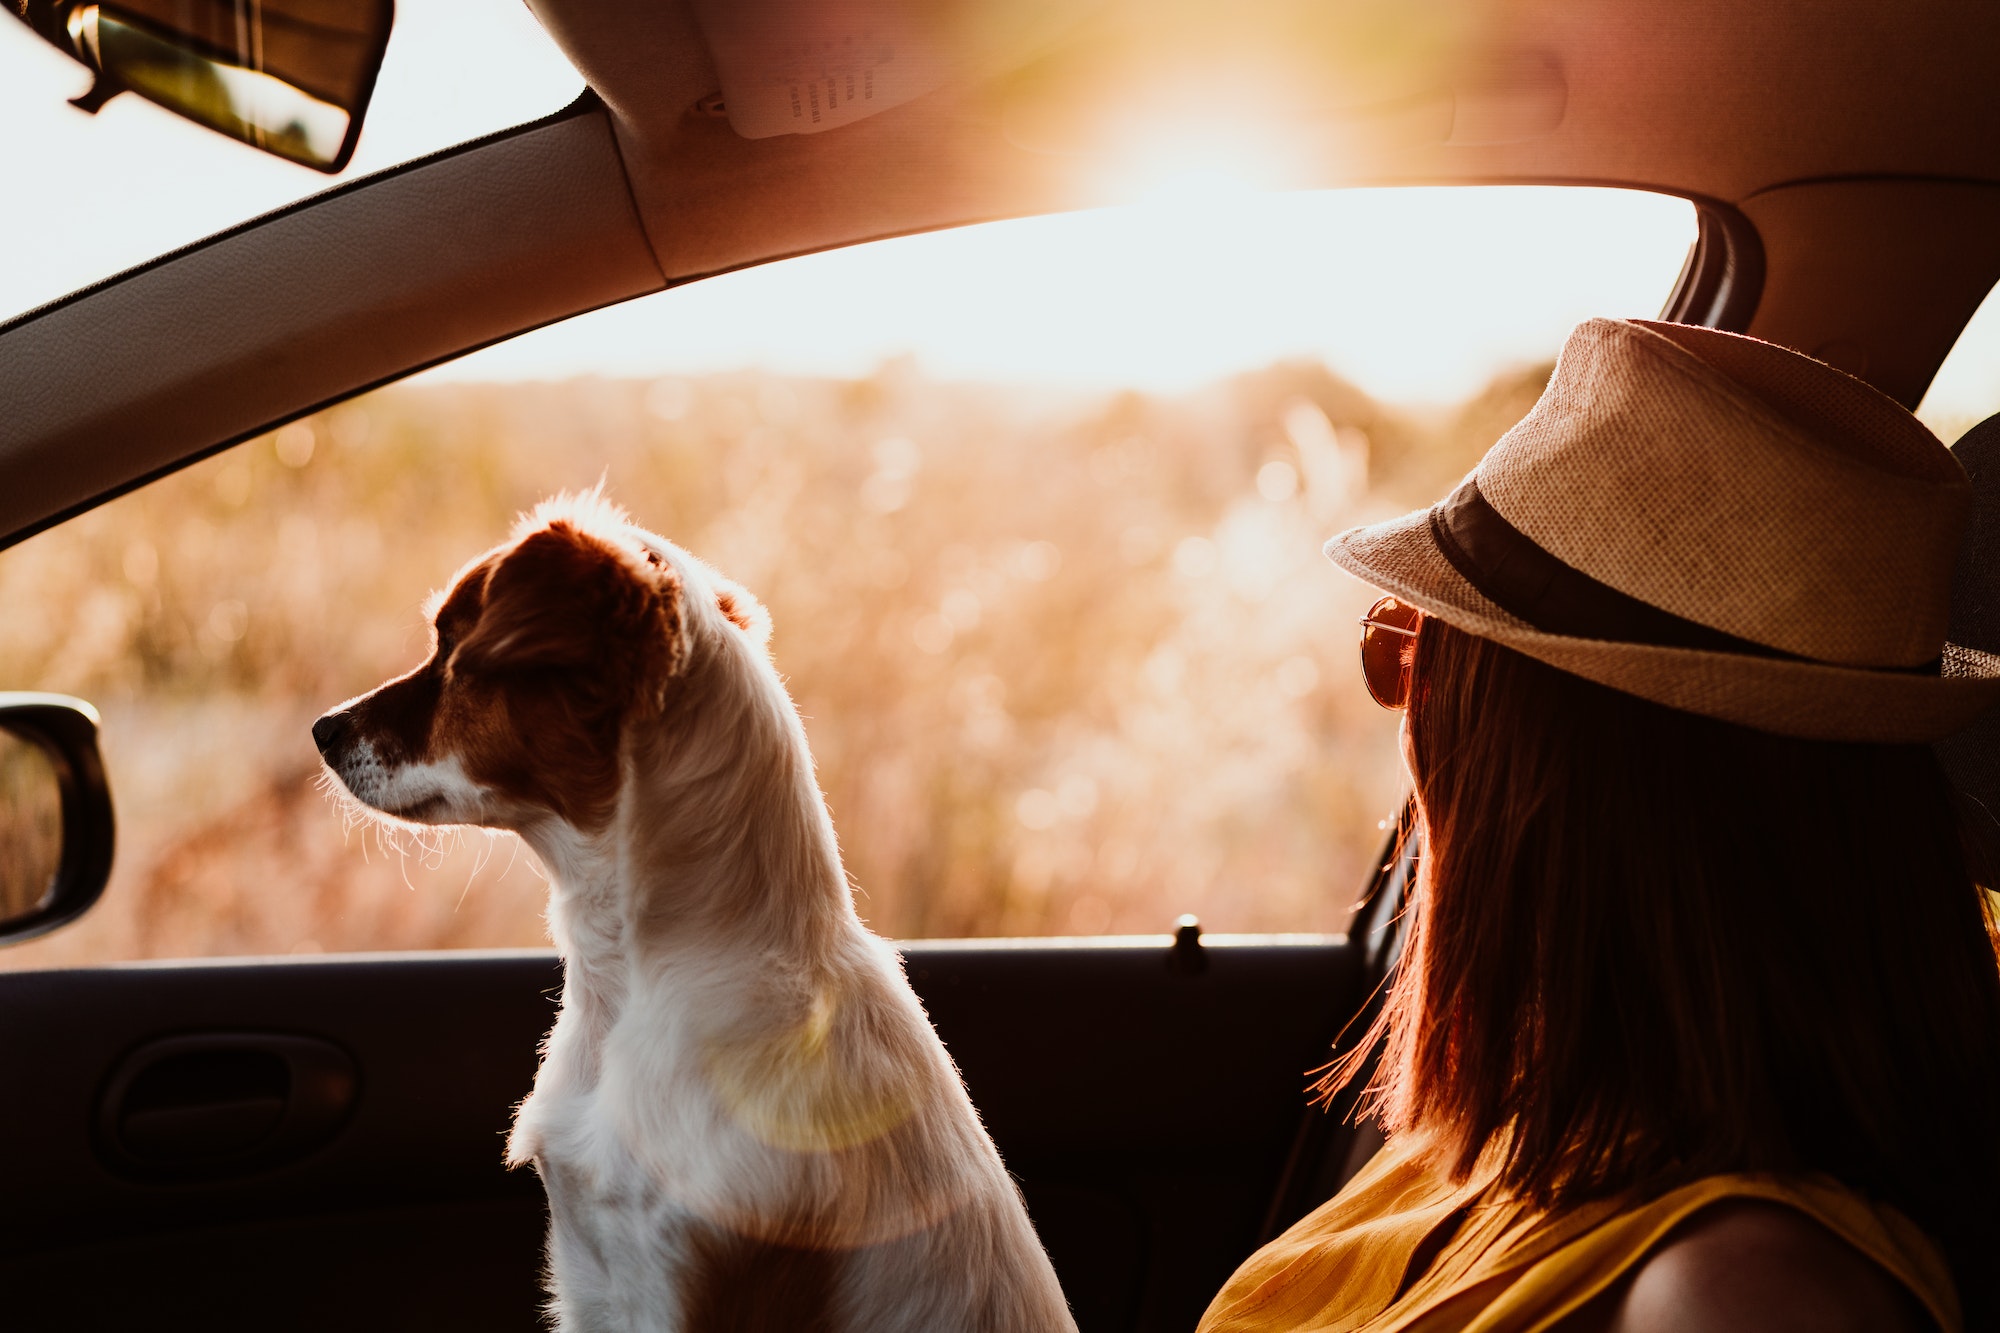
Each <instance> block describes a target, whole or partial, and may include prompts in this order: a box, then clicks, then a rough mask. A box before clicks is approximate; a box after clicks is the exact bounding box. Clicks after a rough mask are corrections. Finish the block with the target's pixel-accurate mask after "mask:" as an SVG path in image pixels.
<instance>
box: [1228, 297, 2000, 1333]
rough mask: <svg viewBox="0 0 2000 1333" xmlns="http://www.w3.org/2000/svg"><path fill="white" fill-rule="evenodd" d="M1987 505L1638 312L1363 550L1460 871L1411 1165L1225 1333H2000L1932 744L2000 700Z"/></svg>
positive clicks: (1942, 455) (1712, 335)
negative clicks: (1970, 605)
mask: <svg viewBox="0 0 2000 1333" xmlns="http://www.w3.org/2000/svg"><path fill="white" fill-rule="evenodd" d="M1969 496H1970V487H1969V485H1968V482H1967V480H1966V477H1965V474H1964V472H1963V470H1962V469H1961V468H1960V467H1959V466H1958V463H1957V462H1956V460H1954V458H1953V457H1952V455H1951V454H1950V452H1949V451H1948V450H1946V449H1945V448H1943V446H1941V445H1940V444H1939V443H1938V442H1937V440H1936V439H1935V438H1934V437H1932V436H1931V435H1930V434H1929V432H1928V431H1926V430H1925V429H1924V428H1923V427H1922V426H1921V425H1920V424H1918V423H1917V421H1916V420H1915V418H1913V417H1912V416H1910V414H1909V413H1907V412H1905V411H1904V410H1903V409H1902V408H1901V407H1899V406H1897V405H1896V404H1895V403H1893V402H1891V401H1890V400H1888V399H1887V398H1885V397H1883V396H1882V395H1880V394H1878V393H1876V392H1875V391H1874V390H1873V389H1871V388H1869V387H1868V386H1866V385H1864V384H1862V383H1861V382H1859V381H1857V380H1854V379H1851V378H1849V377H1847V376H1845V375H1843V374H1841V373H1840V372H1838V371H1835V370H1832V369H1830V368H1828V367H1826V366H1824V365H1821V364H1820V363H1818V362H1815V361H1812V360H1811V359H1809V358H1807V357H1803V356H1800V355H1798V354H1796V353H1792V352H1789V351H1786V350H1784V349H1782V348H1778V347H1774V346H1771V345H1769V344H1765V343H1760V342H1757V341H1754V340H1752V339H1749V338H1744V337H1739V336H1735V335H1731V334H1724V333H1717V332H1714V331H1712V330H1705V329H1694V328H1685V327H1680V326H1674V325H1660V324H1641V323H1632V322H1624V321H1612V320H1593V321H1591V322H1589V323H1586V324H1584V325H1581V326H1580V327H1579V328H1578V329H1577V330H1576V331H1575V332H1574V333H1573V334H1572V335H1571V337H1570V340H1569V342H1568V343H1567V345H1566V346H1565V347H1564V350H1563V354H1562V358H1561V360H1560V362H1559V363H1558V365H1557V368H1556V371H1555V374H1554V376H1553V378H1552V379H1551V381H1550V383H1549V387H1548V390H1547V391H1546V393H1545V394H1544V395H1543V397H1542V399H1541V401H1540V402H1539V403H1537V405H1536V406H1535V408H1534V410H1533V411H1532V412H1531V413H1530V414H1529V415H1528V416H1527V417H1526V418H1525V419H1524V420H1523V421H1522V422H1521V423H1520V424H1519V425H1518V426H1516V427H1515V428H1514V429H1513V430H1512V431H1510V432H1509V433H1508V434H1507V435H1506V436H1505V437H1504V438H1503V439H1502V440H1501V441H1500V442H1499V443H1498V444H1497V445H1496V446H1494V448H1493V450H1492V451H1491V452H1490V453H1489V454H1488V455H1487V456H1486V458H1485V459H1484V460H1483V461H1482V462H1481V463H1480V465H1479V467H1478V469H1477V470H1476V471H1475V472H1474V473H1473V475H1472V476H1471V477H1470V478H1468V479H1467V480H1466V482H1465V483H1464V484H1463V485H1462V486H1461V487H1460V488H1459V490H1458V491H1456V492H1455V493H1454V494H1453V495H1452V496H1450V497H1448V498H1447V499H1446V500H1444V501H1443V502H1441V503H1440V504H1438V505H1437V506H1435V507H1434V508H1432V509H1431V510H1429V511H1426V512H1424V513H1419V514H1414V515H1410V516H1407V517H1405V518H1402V519H1398V520H1395V521H1393V522H1389V523H1385V524H1380V525H1377V526H1375V527H1372V528H1364V529H1358V530H1355V531H1351V532H1347V533H1343V534H1342V535H1340V536H1339V537H1336V538H1334V539H1333V541H1332V542H1330V543H1329V544H1328V547H1327V551H1328V554H1329V555H1330V556H1331V557H1332V558H1333V559H1334V560H1335V561H1336V562H1337V563H1339V564H1340V565H1341V566H1342V567H1343V568H1345V569H1347V570H1349V571H1350V572H1352V573H1354V574H1357V575H1359V576H1360V577H1362V578H1364V579H1367V580H1368V581H1370V582H1372V583H1374V584H1376V585H1377V586H1379V587H1381V588H1382V589H1384V590H1385V591H1387V592H1389V593H1390V594H1391V596H1390V597H1388V598H1385V599H1383V601H1381V602H1379V603H1377V606H1376V609H1375V610H1374V611H1373V612H1371V614H1370V617H1369V619H1368V621H1367V622H1366V628H1365V629H1364V636H1363V659H1364V666H1365V667H1366V668H1367V669H1368V671H1369V677H1370V688H1371V689H1372V690H1374V691H1375V693H1376V696H1377V698H1378V699H1379V700H1381V701H1382V702H1384V703H1386V704H1388V705H1390V706H1392V707H1406V708H1407V713H1406V715H1405V722H1404V732H1403V736H1404V753H1405V757H1406V760H1407V762H1408V765H1409V768H1410V771H1411V774H1412V777H1413V779H1414V783H1415V789H1416V799H1417V807H1418V812H1419V823H1420V826H1421V829H1422V831H1423V836H1424V839H1425V841H1424V859H1423V864H1422V869H1421V872H1420V875H1419V881H1418V885H1417V890H1416V894H1415V898H1414V901H1413V903H1412V905H1411V908H1410V915H1409V920H1408V923H1407V928H1408V931H1409V934H1408V937H1407V942H1406V945H1405V950H1404V955H1403V959H1402V962H1401V964H1400V966H1399V968H1398V972H1397V975H1396V977H1395V980H1394V982H1393V984H1392V986H1391V988H1390V992H1389V995H1388V998H1387V1002H1386V1004H1385V1007H1384V1010H1383V1012H1382V1015H1381V1017H1380V1019H1379V1020H1378V1021H1377V1023H1376V1025H1375V1029H1374V1032H1373V1034H1372V1037H1373V1038H1374V1040H1372V1041H1369V1042H1365V1043H1363V1045H1364V1047H1365V1048H1372V1047H1375V1046H1377V1045H1378V1044H1379V1046H1380V1049H1381V1051H1382V1060H1381V1064H1380V1069H1381V1072H1380V1073H1379V1074H1378V1076H1377V1079H1376V1082H1375V1084H1374V1086H1373V1088H1372V1089H1371V1092H1370V1101H1369V1106H1370V1109H1371V1110H1372V1112H1373V1114H1375V1115H1376V1116H1377V1117H1378V1118H1379V1119H1380V1121H1381V1122H1382V1123H1383V1125H1384V1127H1385V1129H1386V1130H1387V1131H1388V1134H1389V1145H1388V1147H1387V1148H1385V1149H1384V1150H1383V1151H1382V1152H1381V1153H1380V1154H1379V1155H1378V1156H1377V1158H1376V1160H1375V1161H1374V1162H1372V1163H1371V1164H1370V1165H1369V1166H1368V1167H1367V1168H1366V1169H1365V1170H1364V1171H1363V1172H1362V1174H1361V1175H1360V1176H1358V1177H1357V1178H1356V1179H1355V1180H1354V1181H1353V1182H1352V1183H1351V1184H1350V1185H1349V1186H1348V1187H1347V1189H1345V1190H1344V1191H1342V1193H1341V1194H1340V1195H1339V1197H1337V1198H1335V1199H1334V1200H1333V1201H1332V1202H1330V1203H1328V1204H1327V1205H1325V1206H1324V1207H1322V1208H1321V1209H1319V1210H1318V1211H1317V1212H1315V1213H1314V1214H1313V1215H1312V1216H1310V1217H1308V1218H1306V1219H1305V1220H1304V1221H1303V1222H1301V1223H1299V1224H1298V1225H1297V1226H1296V1227H1294V1228H1292V1230H1291V1231H1289V1232H1287V1233H1286V1234H1285V1235H1284V1236H1282V1237H1280V1238H1279V1239H1278V1240H1277V1241H1275V1242H1273V1243H1272V1244H1271V1245H1269V1246H1267V1247H1266V1248H1265V1249H1264V1250H1262V1251H1260V1252H1259V1253H1258V1254H1256V1255H1255V1256H1253V1257H1252V1258H1251V1259H1250V1260H1249V1261H1248V1262H1247V1263H1246V1264H1245V1265H1244V1266H1243V1267H1242V1269H1241V1270H1239V1271H1238V1273H1237V1274H1236V1275H1235V1277H1234V1278H1232V1279H1231V1280H1230V1282H1229V1284H1228V1285H1227V1286H1226V1287H1225V1288H1224V1290H1223V1291H1222V1293H1221V1294H1220V1295H1218V1296H1217V1298H1216V1300H1215V1302H1214V1304H1213V1305H1212V1306H1211V1307H1210V1309H1209V1311H1208V1314H1207V1316H1206V1317H1205V1318H1204V1320H1203V1323H1202V1325H1201V1328H1202V1333H1252V1331H1255V1333H1274V1331H1275V1330H1280V1329H1286V1330H1289V1329H1326V1330H1334V1329H1340V1330H1367V1331H1368V1333H1388V1330H1404V1329H1410V1330H1417V1329H1421V1330H1426V1331H1431V1330H1437V1331H1442V1330H1460V1329H1464V1330H1473V1329H1477V1330H1480V1331H1481V1333H1502V1331H1503V1330H1507V1331H1511V1330H1530V1329H1559V1330H1575V1331H1578V1333H1596V1331H1599V1330H1606V1329H1611V1330H1620V1331H1622V1333H1650V1330H1655V1329H1662V1330H1664V1329H1673V1330H1680V1331H1683V1333H1686V1331H1692V1333H1703V1331H1704V1330H1710V1329H1715V1330H1721V1329H1729V1330H1739V1329H1785V1330H1789V1329H1801V1330H1803V1329H1848V1328H1852V1329H1864V1328H1865V1329H1910V1330H1918V1329H1944V1330H1956V1329H1958V1328H1961V1327H1965V1328H1976V1329H1990V1328H1994V1327H1996V1326H2000V1299H1996V1292H1995V1290H1994V1279H1993V1277H1992V1271H1993V1270H1994V1269H1995V1267H1996V1265H2000V962H1996V937H1995V932H1994V925H1993V920H1992V916H1991V909H1990V905H1989V901H1988V899H1987V897H1986V895H1985V894H1984V893H1983V892H1982V890H1981V889H1980V888H1979V887H1977V885H1976V884H1975V882H1974V878H1973V874H1972V871H1971V869H1970V868H1969V866H1968V856H1969V853H1968V852H1967V851H1966V850H1965V849H1964V848H1963V847H1962V845H1961V841H1960V837H1959V832H1958V826H1957V823H1956V819H1955V815H1954V809H1953V804H1952V800H1953V798H1952V796H1951V794H1950V791H1949V788H1948V786H1947V784H1946V781H1945V779H1944V777H1943V775H1942V773H1941V771H1940V769H1939V767H1938V764H1937V761H1936V759H1935V758H1934V757H1933V755H1932V753H1931V751H1930V749H1929V747H1928V745H1926V744H1925V742H1930V741H1935V740H1938V739H1940V738H1942V737H1945V736H1947V735H1949V734H1951V733H1953V732H1955V731H1957V730H1959V729H1960V728H1962V727H1963V726H1965V725H1966V724H1967V723H1969V722H1970V721H1971V720H1972V719H1974V718H1975V717H1977V716H1978V715H1980V714H1981V713H1983V712H1985V711H1986V710H1987V709H1988V708H1990V707H1991V706H1992V705H1993V704H1994V703H1995V702H1996V700H2000V661H1996V659H1994V658H1991V657H1987V656H1985V655H1983V654H1979V653H1974V652H1971V651H1970V650H1966V649H1961V648H1958V647H1955V646H1950V645H1947V644H1946V643H1945V629H1946V623H1947V620H1948V617H1949V609H1950V608H1949V600H1950V590H1951V584H1952V573H1953V565H1954V561H1955V557H1956V553H1957V546H1958V533H1959V531H1960V529H1961V527H1962V525H1963V522H1964V518H1965V514H1966V510H1967V506H1968V503H1969ZM1360 1063H1361V1061H1360V1058H1359V1054H1357V1057H1355V1058H1351V1059H1349V1060H1348V1061H1347V1062H1345V1064H1344V1065H1343V1066H1341V1067H1340V1068H1338V1069H1336V1071H1335V1074H1334V1076H1333V1078H1332V1079H1330V1080H1329V1083H1328V1087H1329V1090H1330V1089H1331V1088H1334V1087H1337V1086H1338V1085H1339V1084H1340V1083H1341V1082H1343V1081H1345V1080H1346V1079H1348V1078H1350V1077H1352V1076H1353V1075H1354V1073H1355V1072H1356V1070H1357V1069H1358V1068H1359V1067H1360Z"/></svg>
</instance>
